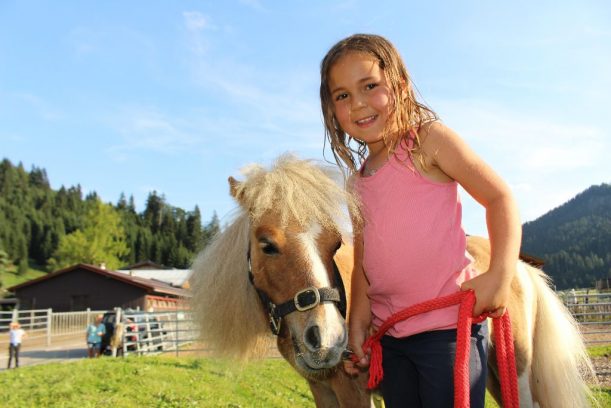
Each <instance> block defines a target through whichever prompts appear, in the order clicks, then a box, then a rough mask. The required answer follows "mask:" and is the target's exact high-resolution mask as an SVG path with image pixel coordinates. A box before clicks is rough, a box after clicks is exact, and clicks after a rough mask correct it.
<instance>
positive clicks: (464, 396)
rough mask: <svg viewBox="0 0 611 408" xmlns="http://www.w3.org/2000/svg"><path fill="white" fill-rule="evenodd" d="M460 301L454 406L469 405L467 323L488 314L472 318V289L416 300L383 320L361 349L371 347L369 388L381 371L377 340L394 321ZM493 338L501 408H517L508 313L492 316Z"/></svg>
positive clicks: (377, 381) (469, 331)
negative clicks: (419, 301) (425, 300)
mask: <svg viewBox="0 0 611 408" xmlns="http://www.w3.org/2000/svg"><path fill="white" fill-rule="evenodd" d="M456 304H460V308H459V312H458V327H457V335H456V361H455V362H454V407H455V408H468V407H469V351H470V350H469V349H470V341H469V338H470V337H471V325H472V324H473V323H480V322H482V321H484V320H486V318H487V317H488V314H483V315H481V316H478V317H475V318H473V317H472V314H473V306H474V305H475V294H474V293H473V291H465V292H458V293H455V294H453V295H449V296H444V297H440V298H437V299H433V300H429V301H427V302H422V303H418V304H416V305H413V306H411V307H408V308H407V309H403V310H401V311H400V312H397V313H395V314H394V315H392V316H390V317H389V318H388V320H386V321H385V322H384V323H383V324H382V326H380V328H379V329H378V331H377V332H376V333H374V334H373V335H372V336H371V337H369V338H368V339H367V340H366V341H365V344H363V350H365V351H367V350H371V356H370V365H369V383H368V384H367V386H368V387H369V389H373V388H375V387H377V386H378V384H379V383H380V381H381V380H382V377H383V376H384V372H383V370H382V346H381V345H380V339H381V338H382V336H383V335H384V333H386V331H388V329H390V328H391V327H393V326H394V325H395V324H396V323H397V322H400V321H403V320H406V319H409V318H410V317H412V316H415V315H417V314H420V313H424V312H429V311H431V310H435V309H442V308H445V307H449V306H453V305H456ZM493 324H494V338H495V343H494V344H495V348H496V359H497V365H498V370H499V377H500V381H501V395H502V398H503V407H505V408H519V406H520V398H519V394H518V375H517V372H516V364H515V352H514V348H513V336H512V334H511V321H510V320H509V314H508V313H505V314H504V315H503V316H502V317H500V318H496V319H493Z"/></svg>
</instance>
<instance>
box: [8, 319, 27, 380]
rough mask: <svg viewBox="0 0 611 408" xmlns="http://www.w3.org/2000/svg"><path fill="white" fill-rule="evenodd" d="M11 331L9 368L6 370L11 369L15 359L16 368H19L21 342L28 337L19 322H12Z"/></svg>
mask: <svg viewBox="0 0 611 408" xmlns="http://www.w3.org/2000/svg"><path fill="white" fill-rule="evenodd" d="M9 329H10V331H9V345H8V366H7V367H6V368H7V369H8V368H11V361H12V360H13V358H14V359H15V368H19V350H20V349H21V342H22V340H23V339H24V338H25V337H27V334H26V332H25V331H24V330H23V329H22V328H21V325H20V324H19V322H11V324H10V325H9Z"/></svg>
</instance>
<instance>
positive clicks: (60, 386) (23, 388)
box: [0, 357, 611, 408]
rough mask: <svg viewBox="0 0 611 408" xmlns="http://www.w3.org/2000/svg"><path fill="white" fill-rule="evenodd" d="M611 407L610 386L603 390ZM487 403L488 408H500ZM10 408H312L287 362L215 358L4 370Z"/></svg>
mask: <svg viewBox="0 0 611 408" xmlns="http://www.w3.org/2000/svg"><path fill="white" fill-rule="evenodd" d="M597 396H598V398H599V399H600V402H601V406H602V407H611V389H607V390H606V391H601V392H598V393H597ZM490 400H491V398H489V399H488V401H487V403H486V407H487V408H496V407H497V405H496V404H495V403H494V402H492V401H490ZM0 401H2V403H1V405H2V406H6V407H62V408H64V407H65V408H69V407H79V408H87V407H113V408H123V407H125V408H129V407H160V408H161V407H176V408H178V407H180V408H182V407H227V408H237V407H266V408H267V407H287V408H288V407H291V408H292V407H309V408H312V407H314V401H313V399H312V396H311V394H310V391H309V388H308V386H307V384H306V383H305V381H304V380H303V379H302V378H301V377H299V376H298V375H297V374H296V373H295V372H294V371H293V370H292V369H291V368H290V367H289V366H288V364H287V363H286V362H285V361H284V360H281V359H268V360H264V361H260V362H257V363H254V364H250V365H247V366H245V367H239V366H236V364H235V363H233V362H229V361H225V360H219V359H212V358H202V359H196V358H186V357H181V358H175V357H130V358H126V359H111V358H100V359H96V360H80V361H77V362H71V363H54V364H47V365H40V366H33V367H22V368H20V369H18V370H9V371H4V372H2V373H0Z"/></svg>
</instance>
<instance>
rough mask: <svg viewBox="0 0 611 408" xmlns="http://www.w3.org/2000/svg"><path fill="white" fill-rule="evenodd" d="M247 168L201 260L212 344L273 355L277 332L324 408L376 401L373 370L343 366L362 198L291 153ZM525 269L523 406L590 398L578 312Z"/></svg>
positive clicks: (199, 301) (493, 384)
mask: <svg viewBox="0 0 611 408" xmlns="http://www.w3.org/2000/svg"><path fill="white" fill-rule="evenodd" d="M244 175H245V180H244V181H241V182H239V181H237V180H235V179H233V178H229V184H230V191H231V195H232V196H233V197H234V199H235V200H236V201H237V202H238V204H239V213H238V214H237V216H236V218H235V219H234V221H233V222H232V223H231V224H230V225H229V226H227V227H226V228H225V229H224V230H223V231H222V232H221V233H220V234H219V235H218V236H217V237H216V238H215V239H214V240H213V242H212V243H211V244H210V245H209V246H208V247H206V249H205V250H204V251H203V252H202V253H200V254H199V256H198V257H197V259H196V260H195V262H194V264H193V279H194V285H193V287H194V296H193V302H194V303H193V308H194V310H195V311H196V312H197V315H198V316H199V317H198V319H199V322H200V327H201V333H202V336H203V339H204V341H205V342H206V343H207V344H208V345H209V346H210V347H211V348H212V349H214V350H215V351H216V352H217V353H219V354H221V355H226V356H231V357H234V358H238V359H241V360H250V359H253V358H261V357H264V356H265V355H266V354H267V351H268V350H269V348H270V347H271V345H272V344H273V341H274V340H275V342H276V345H277V347H278V350H279V351H280V353H281V355H282V356H283V357H284V358H285V359H286V360H287V361H288V362H289V363H290V364H291V366H293V367H294V368H295V370H296V371H297V372H298V373H299V374H301V375H302V376H303V377H304V378H305V379H306V381H307V382H308V384H309V386H310V389H311V391H312V394H313V396H314V400H315V402H316V405H317V406H318V407H370V406H371V396H370V394H369V392H368V391H366V383H367V373H363V374H361V375H360V376H358V377H354V378H353V377H349V376H347V375H346V374H345V372H344V371H343V369H342V368H341V364H340V363H341V358H342V352H343V351H344V350H345V348H346V345H347V339H348V336H347V332H346V324H345V318H346V316H345V314H344V310H343V308H344V307H345V306H346V304H349V294H350V275H351V272H352V265H353V261H352V260H353V258H352V257H353V251H352V247H351V245H349V244H348V243H349V242H351V238H349V233H348V230H349V228H350V224H351V221H353V222H355V225H356V228H358V227H359V225H360V222H361V219H360V215H359V214H360V212H359V209H358V202H357V200H356V199H355V198H354V197H353V196H352V195H351V194H349V193H348V192H347V191H346V190H345V189H344V188H342V187H340V185H339V183H338V182H337V181H336V180H339V176H338V175H337V172H335V171H332V170H331V169H328V168H323V167H320V166H317V165H315V164H314V163H313V162H311V161H304V160H298V159H296V158H294V157H292V156H282V157H280V158H279V159H278V160H277V161H276V163H275V164H274V165H273V167H271V168H270V169H269V170H267V169H265V168H263V167H262V166H258V165H255V166H251V167H250V168H248V169H246V170H245V171H244ZM348 213H350V214H351V216H352V220H351V219H350V217H349V216H348V215H347V214H348ZM467 249H468V251H469V252H470V253H471V255H472V256H473V257H474V258H475V260H476V267H477V268H478V270H480V271H486V270H487V269H488V264H489V259H490V247H489V244H488V242H487V240H486V239H484V238H479V237H469V239H468V248H467ZM517 271H518V272H517V274H516V277H515V279H514V281H513V283H512V294H511V300H510V304H509V305H508V310H509V313H510V316H511V319H512V330H513V336H514V345H515V352H516V366H517V371H518V376H519V379H518V381H519V388H520V390H519V393H520V401H521V406H522V407H539V408H562V407H567V408H568V407H583V406H588V405H589V402H588V399H589V398H590V392H589V388H588V387H587V385H586V382H585V378H586V377H587V376H588V375H592V373H593V370H592V365H591V363H590V361H589V358H588V356H587V353H586V350H585V346H584V344H583V340H582V338H581V336H580V334H579V330H578V327H577V325H576V323H575V321H574V320H573V319H572V317H571V315H570V313H569V312H568V311H567V309H566V308H565V307H564V306H563V305H562V303H561V302H560V301H559V300H558V298H557V297H556V295H555V293H554V292H553V291H552V290H551V289H550V288H549V286H548V285H547V278H546V276H545V275H544V274H543V272H541V271H539V270H538V269H536V268H533V267H531V266H529V265H526V264H524V263H522V262H520V263H519V265H518V269H517ZM342 282H343V283H342ZM348 313H349V311H348ZM490 344H491V348H494V344H493V342H491V343H490ZM489 355H490V357H489V362H488V363H489V366H490V370H489V378H488V388H489V390H490V391H491V393H492V395H493V396H494V397H495V399H497V401H499V402H500V387H499V379H498V376H497V370H496V361H495V353H494V350H490V353H489Z"/></svg>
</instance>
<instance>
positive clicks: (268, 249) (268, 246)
mask: <svg viewBox="0 0 611 408" xmlns="http://www.w3.org/2000/svg"><path fill="white" fill-rule="evenodd" d="M260 246H261V251H263V253H264V254H265V255H277V254H279V253H280V251H279V250H278V247H277V246H276V245H274V244H272V243H271V242H267V241H264V242H261V243H260Z"/></svg>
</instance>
